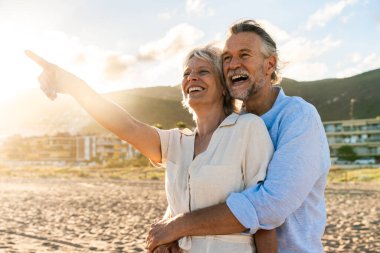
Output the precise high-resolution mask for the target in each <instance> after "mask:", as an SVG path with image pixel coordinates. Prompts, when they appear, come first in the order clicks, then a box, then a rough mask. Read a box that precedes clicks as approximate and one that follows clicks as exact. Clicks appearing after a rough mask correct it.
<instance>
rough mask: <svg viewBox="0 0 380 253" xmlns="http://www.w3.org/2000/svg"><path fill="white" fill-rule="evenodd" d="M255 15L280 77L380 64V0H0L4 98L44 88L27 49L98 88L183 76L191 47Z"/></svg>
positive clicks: (344, 72)
mask: <svg viewBox="0 0 380 253" xmlns="http://www.w3.org/2000/svg"><path fill="white" fill-rule="evenodd" d="M244 18H250V19H255V20H257V21H258V22H259V23H261V24H262V26H263V27H264V28H266V29H267V31H268V32H269V33H270V34H271V35H272V37H273V38H274V39H275V41H276V42H277V47H278V50H279V54H280V60H281V73H282V76H284V77H287V78H292V79H295V80H298V81H311V80H320V79H325V78H343V77H349V76H352V75H356V74H359V73H362V72H365V71H369V70H373V69H377V68H380V1H379V0H318V1H316V0H310V1H304V0H303V1H302V0H294V1H292V0H288V1H280V0H266V1H257V0H234V1H220V0H183V1H179V0H162V1H157V0H149V1H148V0H140V1H136V0H134V1H130V0H0V38H1V39H0V71H1V72H0V85H2V87H3V89H2V92H0V105H1V104H2V103H4V102H7V101H11V100H12V99H14V97H15V96H16V95H17V94H21V93H23V92H25V91H27V90H29V89H33V88H34V89H35V88H36V87H38V86H39V84H38V82H37V77H38V75H39V73H40V72H41V68H40V67H39V66H37V65H36V64H34V63H33V62H31V61H30V60H29V59H28V58H27V57H25V55H24V50H25V49H30V50H32V51H34V52H36V53H37V54H39V55H41V56H42V57H44V58H45V59H47V60H48V61H50V62H53V63H55V64H57V65H59V66H61V67H63V68H65V69H67V70H69V71H71V72H73V73H74V74H76V75H78V76H79V77H81V78H82V79H84V80H85V81H87V82H88V83H89V84H90V85H91V86H92V87H93V88H94V89H95V90H97V91H98V92H109V91H115V90H124V89H130V88H136V87H148V86H159V85H166V86H173V85H177V84H179V83H180V82H181V77H182V59H183V58H184V56H185V55H186V52H188V51H189V50H190V49H192V48H194V47H196V46H202V45H205V44H207V43H210V42H213V43H217V44H218V45H220V46H222V45H223V41H224V39H225V34H226V31H227V29H228V27H229V26H230V25H231V24H232V23H233V22H235V21H237V20H239V19H244Z"/></svg>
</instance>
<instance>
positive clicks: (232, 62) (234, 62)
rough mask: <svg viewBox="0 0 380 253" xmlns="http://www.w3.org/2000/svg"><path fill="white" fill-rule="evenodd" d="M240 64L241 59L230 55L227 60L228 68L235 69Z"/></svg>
mask: <svg viewBox="0 0 380 253" xmlns="http://www.w3.org/2000/svg"><path fill="white" fill-rule="evenodd" d="M240 66H241V61H240V59H239V58H238V57H232V58H231V60H230V62H229V68H230V69H237V68H240Z"/></svg>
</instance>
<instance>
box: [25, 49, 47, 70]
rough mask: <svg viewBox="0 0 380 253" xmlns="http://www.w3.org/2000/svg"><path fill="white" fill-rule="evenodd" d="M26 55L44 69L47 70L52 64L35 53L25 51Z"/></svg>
mask: <svg viewBox="0 0 380 253" xmlns="http://www.w3.org/2000/svg"><path fill="white" fill-rule="evenodd" d="M25 54H26V56H28V57H29V58H30V59H32V60H33V61H34V62H35V63H37V64H38V65H40V66H41V67H43V68H46V67H48V66H49V65H50V62H48V61H47V60H45V59H44V58H42V57H40V56H38V55H36V54H35V53H33V52H32V51H30V50H26V51H25Z"/></svg>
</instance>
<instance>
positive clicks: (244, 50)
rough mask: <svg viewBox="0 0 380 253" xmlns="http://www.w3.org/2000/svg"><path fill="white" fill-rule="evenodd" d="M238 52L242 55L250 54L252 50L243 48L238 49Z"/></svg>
mask: <svg viewBox="0 0 380 253" xmlns="http://www.w3.org/2000/svg"><path fill="white" fill-rule="evenodd" d="M239 52H243V53H247V52H249V53H250V52H252V50H251V49H249V48H243V49H240V50H239Z"/></svg>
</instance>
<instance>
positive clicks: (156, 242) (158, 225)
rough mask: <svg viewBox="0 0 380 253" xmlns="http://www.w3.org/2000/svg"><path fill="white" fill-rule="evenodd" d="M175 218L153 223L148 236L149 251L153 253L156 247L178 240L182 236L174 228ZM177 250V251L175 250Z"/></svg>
mask: <svg viewBox="0 0 380 253" xmlns="http://www.w3.org/2000/svg"><path fill="white" fill-rule="evenodd" d="M174 221H175V217H174V218H169V219H163V220H160V221H158V222H155V223H153V224H152V225H151V228H150V231H149V232H148V236H147V238H146V246H147V249H148V252H149V253H153V252H154V250H155V249H156V247H158V246H160V245H163V244H167V243H170V242H174V241H176V240H177V239H178V238H180V237H181V235H180V234H178V233H177V232H178V231H177V230H175V229H174V228H173V222H174ZM174 252H175V251H174Z"/></svg>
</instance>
